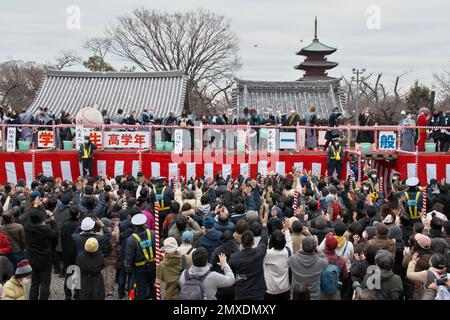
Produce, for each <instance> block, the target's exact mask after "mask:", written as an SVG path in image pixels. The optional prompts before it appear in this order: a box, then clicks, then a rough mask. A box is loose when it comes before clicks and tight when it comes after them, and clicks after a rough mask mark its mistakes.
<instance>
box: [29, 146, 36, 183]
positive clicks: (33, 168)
mask: <svg viewBox="0 0 450 320" xmlns="http://www.w3.org/2000/svg"><path fill="white" fill-rule="evenodd" d="M30 151H31V179H33V181H34V180H36V151H35V150H30Z"/></svg>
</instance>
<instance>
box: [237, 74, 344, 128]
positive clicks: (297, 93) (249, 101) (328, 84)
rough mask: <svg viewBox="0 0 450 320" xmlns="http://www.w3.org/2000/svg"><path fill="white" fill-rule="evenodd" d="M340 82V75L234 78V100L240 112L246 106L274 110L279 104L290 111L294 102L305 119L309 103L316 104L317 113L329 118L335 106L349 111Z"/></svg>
mask: <svg viewBox="0 0 450 320" xmlns="http://www.w3.org/2000/svg"><path fill="white" fill-rule="evenodd" d="M311 80H314V79H311ZM339 83H340V79H333V78H330V79H327V80H315V81H308V80H306V79H305V80H303V81H251V80H242V79H235V88H234V89H233V97H232V98H233V101H232V104H233V108H234V109H236V111H237V112H236V113H237V114H239V115H240V114H242V112H243V109H244V108H245V107H247V108H255V109H257V111H258V113H264V112H266V111H268V110H270V109H271V110H273V111H275V109H276V108H277V107H279V106H281V107H282V108H283V109H284V112H288V109H289V108H290V107H292V106H295V107H297V110H298V114H299V115H300V117H301V118H303V119H304V116H305V113H306V112H307V111H308V109H309V107H310V106H312V105H315V106H316V109H317V117H318V118H319V119H321V120H327V119H328V116H329V115H330V113H331V112H332V109H333V108H335V107H338V108H339V109H340V110H341V111H342V112H343V113H344V114H346V102H345V95H344V94H343V92H342V89H341V88H340V85H339Z"/></svg>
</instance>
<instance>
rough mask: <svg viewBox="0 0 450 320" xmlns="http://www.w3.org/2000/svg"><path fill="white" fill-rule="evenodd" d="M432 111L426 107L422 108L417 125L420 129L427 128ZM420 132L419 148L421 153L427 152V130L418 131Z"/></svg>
mask: <svg viewBox="0 0 450 320" xmlns="http://www.w3.org/2000/svg"><path fill="white" fill-rule="evenodd" d="M429 114H430V110H429V109H428V108H426V107H422V108H420V109H419V116H418V117H417V125H418V126H419V127H421V126H426V125H427V123H428V118H429ZM418 131H419V139H417V146H418V147H419V151H425V141H426V140H427V130H426V129H418Z"/></svg>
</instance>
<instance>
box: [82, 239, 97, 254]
mask: <svg viewBox="0 0 450 320" xmlns="http://www.w3.org/2000/svg"><path fill="white" fill-rule="evenodd" d="M84 250H86V251H87V252H91V253H94V252H97V250H98V241H97V239H95V238H89V239H87V240H86V243H85V244H84Z"/></svg>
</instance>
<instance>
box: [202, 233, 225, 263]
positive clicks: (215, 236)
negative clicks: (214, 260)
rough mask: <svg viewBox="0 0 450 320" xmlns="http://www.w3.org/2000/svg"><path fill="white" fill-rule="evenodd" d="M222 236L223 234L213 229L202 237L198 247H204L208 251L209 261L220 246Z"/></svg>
mask: <svg viewBox="0 0 450 320" xmlns="http://www.w3.org/2000/svg"><path fill="white" fill-rule="evenodd" d="M221 236H222V232H220V231H217V230H216V229H213V230H210V231H208V232H207V233H205V234H204V235H202V236H201V237H200V240H198V244H197V247H199V248H200V247H203V248H205V249H206V251H208V260H210V259H211V256H212V254H213V252H214V250H215V249H216V248H217V247H218V246H219V240H220V237H221Z"/></svg>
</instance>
